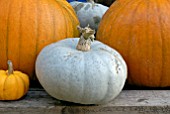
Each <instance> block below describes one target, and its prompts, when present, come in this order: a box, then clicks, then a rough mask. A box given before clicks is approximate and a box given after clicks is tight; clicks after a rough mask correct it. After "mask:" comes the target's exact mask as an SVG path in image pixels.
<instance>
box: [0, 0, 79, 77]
mask: <svg viewBox="0 0 170 114" xmlns="http://www.w3.org/2000/svg"><path fill="white" fill-rule="evenodd" d="M0 11H1V12H0V49H1V51H0V69H7V65H6V62H5V61H7V60H8V59H10V60H11V61H13V64H14V66H15V69H17V70H20V71H22V72H25V73H26V74H28V75H29V76H30V77H31V79H33V80H34V79H35V75H34V70H35V67H34V66H35V59H36V56H37V54H38V53H39V52H40V50H41V49H42V48H43V47H44V46H46V45H47V44H50V43H52V42H55V41H58V40H61V39H64V38H67V37H76V36H78V35H79V33H78V30H77V28H76V27H77V25H79V21H78V18H77V16H76V14H75V11H74V9H73V8H72V6H71V5H70V4H69V3H68V2H67V1H66V0H38V1H35V0H19V1H18V0H1V1H0Z"/></svg>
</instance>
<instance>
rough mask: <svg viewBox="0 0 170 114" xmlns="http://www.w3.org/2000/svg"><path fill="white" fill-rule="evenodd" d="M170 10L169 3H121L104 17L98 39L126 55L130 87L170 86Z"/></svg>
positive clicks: (137, 0) (164, 0)
mask: <svg viewBox="0 0 170 114" xmlns="http://www.w3.org/2000/svg"><path fill="white" fill-rule="evenodd" d="M169 10H170V3H169V2H168V1H167V0H117V1H116V2H115V3H113V5H112V6H111V7H110V8H109V10H108V11H107V12H106V14H105V15H104V17H103V19H102V21H101V24H100V25H99V29H98V33H97V36H96V39H97V40H99V41H101V42H103V43H106V44H107V45H109V46H111V47H112V48H115V49H116V50H118V51H119V52H120V54H122V56H123V57H124V59H125V61H126V63H127V65H128V69H129V75H128V83H129V84H131V85H137V86H147V87H167V86H170V70H169V69H170V32H169V30H170V13H169Z"/></svg>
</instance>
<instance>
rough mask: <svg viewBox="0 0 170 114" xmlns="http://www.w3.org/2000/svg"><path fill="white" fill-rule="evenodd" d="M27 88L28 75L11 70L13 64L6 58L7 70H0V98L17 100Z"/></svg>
mask: <svg viewBox="0 0 170 114" xmlns="http://www.w3.org/2000/svg"><path fill="white" fill-rule="evenodd" d="M28 89H29V77H28V75H26V74H24V73H22V72H20V71H13V65H12V62H11V61H10V60H8V70H7V71H5V70H0V100H17V99H20V98H21V97H22V96H24V95H25V94H26V93H27V92H28Z"/></svg>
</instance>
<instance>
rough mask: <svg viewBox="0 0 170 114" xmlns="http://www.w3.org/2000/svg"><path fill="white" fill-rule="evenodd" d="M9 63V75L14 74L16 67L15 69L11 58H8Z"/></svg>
mask: <svg viewBox="0 0 170 114" xmlns="http://www.w3.org/2000/svg"><path fill="white" fill-rule="evenodd" d="M7 64H8V76H9V75H11V74H13V72H14V69H13V65H12V61H11V60H8V62H7Z"/></svg>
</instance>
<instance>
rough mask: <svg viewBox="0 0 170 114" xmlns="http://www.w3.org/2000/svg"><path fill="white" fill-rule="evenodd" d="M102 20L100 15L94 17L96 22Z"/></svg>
mask: <svg viewBox="0 0 170 114" xmlns="http://www.w3.org/2000/svg"><path fill="white" fill-rule="evenodd" d="M100 20H101V18H100V17H99V16H95V17H93V21H94V23H95V24H99V23H100Z"/></svg>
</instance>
